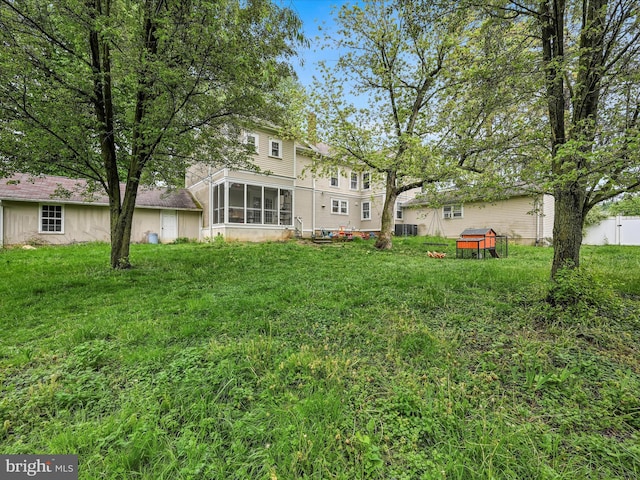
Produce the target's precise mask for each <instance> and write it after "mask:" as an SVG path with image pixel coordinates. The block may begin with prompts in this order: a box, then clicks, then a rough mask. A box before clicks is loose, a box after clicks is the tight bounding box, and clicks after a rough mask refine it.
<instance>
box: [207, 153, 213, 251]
mask: <svg viewBox="0 0 640 480" xmlns="http://www.w3.org/2000/svg"><path fill="white" fill-rule="evenodd" d="M208 168H209V177H208V179H209V241H211V240H213V238H212V237H213V186H212V185H211V183H212V182H213V181H212V180H211V165H209V167H208Z"/></svg>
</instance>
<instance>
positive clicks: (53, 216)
mask: <svg viewBox="0 0 640 480" xmlns="http://www.w3.org/2000/svg"><path fill="white" fill-rule="evenodd" d="M40 233H64V209H63V208H62V205H40Z"/></svg>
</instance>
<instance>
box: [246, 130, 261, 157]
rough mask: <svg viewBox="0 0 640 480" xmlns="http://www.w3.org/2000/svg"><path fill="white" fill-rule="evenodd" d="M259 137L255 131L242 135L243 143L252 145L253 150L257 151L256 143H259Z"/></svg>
mask: <svg viewBox="0 0 640 480" xmlns="http://www.w3.org/2000/svg"><path fill="white" fill-rule="evenodd" d="M259 140H260V137H259V136H258V134H257V133H253V132H247V133H246V134H245V136H244V143H246V144H247V145H249V146H251V147H253V151H254V152H255V153H258V145H259V143H260V142H259Z"/></svg>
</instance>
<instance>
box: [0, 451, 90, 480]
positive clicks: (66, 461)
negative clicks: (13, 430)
mask: <svg viewBox="0 0 640 480" xmlns="http://www.w3.org/2000/svg"><path fill="white" fill-rule="evenodd" d="M25 478H26V479H30V478H36V479H43V480H78V456H77V455H0V479H1V480H14V479H15V480H18V479H25Z"/></svg>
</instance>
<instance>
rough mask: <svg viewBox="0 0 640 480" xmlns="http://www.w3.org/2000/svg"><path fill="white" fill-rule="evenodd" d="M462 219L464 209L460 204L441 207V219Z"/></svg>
mask: <svg viewBox="0 0 640 480" xmlns="http://www.w3.org/2000/svg"><path fill="white" fill-rule="evenodd" d="M463 217H464V207H463V205H462V204H461V203H452V204H451V205H444V206H443V207H442V218H444V219H446V220H450V219H454V218H463Z"/></svg>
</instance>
